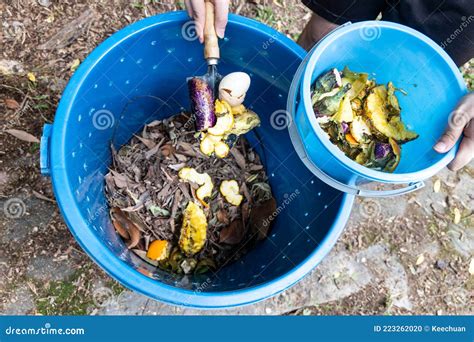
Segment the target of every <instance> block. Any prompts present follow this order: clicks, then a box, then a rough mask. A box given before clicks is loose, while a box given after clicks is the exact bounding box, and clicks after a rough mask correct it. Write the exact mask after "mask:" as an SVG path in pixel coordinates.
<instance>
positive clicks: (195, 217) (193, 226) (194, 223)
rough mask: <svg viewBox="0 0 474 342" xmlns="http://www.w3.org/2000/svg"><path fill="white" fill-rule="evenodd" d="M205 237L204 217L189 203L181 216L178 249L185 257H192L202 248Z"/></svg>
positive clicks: (198, 208)
mask: <svg viewBox="0 0 474 342" xmlns="http://www.w3.org/2000/svg"><path fill="white" fill-rule="evenodd" d="M206 236H207V219H206V215H205V214H204V211H203V210H202V209H201V208H200V207H199V206H198V205H197V204H196V203H194V202H189V203H188V205H187V207H186V209H185V210H184V214H183V225H182V227H181V233H180V237H179V242H178V243H179V247H180V249H181V250H182V251H183V252H184V253H185V254H186V255H189V256H191V255H194V254H196V253H198V252H199V251H200V250H201V249H202V248H203V247H204V244H205V243H206Z"/></svg>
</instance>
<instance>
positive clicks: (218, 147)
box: [105, 73, 276, 274]
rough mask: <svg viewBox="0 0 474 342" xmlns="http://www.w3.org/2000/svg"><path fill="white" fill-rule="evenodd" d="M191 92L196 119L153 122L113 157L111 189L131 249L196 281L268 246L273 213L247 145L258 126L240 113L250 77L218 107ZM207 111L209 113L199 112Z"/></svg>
mask: <svg viewBox="0 0 474 342" xmlns="http://www.w3.org/2000/svg"><path fill="white" fill-rule="evenodd" d="M188 86H189V89H190V96H191V103H192V106H193V114H192V115H191V114H187V113H180V114H178V115H175V116H173V117H171V118H168V119H164V120H159V121H153V122H151V123H149V124H147V125H146V126H144V127H143V129H142V131H141V134H137V135H135V136H134V137H133V138H132V139H131V140H130V141H129V142H128V144H126V145H124V146H122V147H121V148H120V149H119V150H118V151H116V150H115V149H114V148H113V147H112V156H113V163H112V166H111V167H110V172H109V173H108V174H107V175H106V176H105V182H106V197H107V200H108V203H109V206H110V208H111V210H110V215H111V219H112V223H113V225H114V227H115V230H116V231H117V233H118V234H119V235H120V236H121V237H122V238H123V240H124V241H125V243H126V245H127V247H128V248H129V249H131V250H132V251H133V252H135V253H136V255H138V256H139V257H140V258H142V259H143V260H144V261H146V262H148V263H150V264H152V265H155V266H157V267H159V268H161V269H165V270H168V271H170V272H173V273H178V274H190V273H194V274H199V273H204V272H207V271H209V270H213V269H217V268H219V267H221V266H223V265H225V264H227V263H229V262H231V261H235V260H237V259H239V258H240V257H241V256H242V255H243V254H245V253H246V252H247V251H248V250H249V249H251V248H252V247H253V246H254V245H255V243H256V242H258V241H260V240H262V239H264V238H265V237H266V236H267V233H268V231H269V229H270V223H271V222H270V220H269V218H270V217H271V215H272V214H273V212H274V211H275V210H276V203H275V200H274V198H273V196H272V192H271V189H270V185H269V184H268V181H267V176H266V174H265V170H264V167H263V165H262V163H261V161H260V158H259V156H258V155H257V153H255V152H254V151H253V150H252V149H251V148H250V147H249V144H248V142H247V141H246V139H245V138H244V137H243V136H242V135H243V134H245V133H247V132H249V131H250V130H252V129H253V128H255V127H256V126H258V125H259V124H260V119H259V117H258V115H257V114H256V113H254V112H253V111H251V110H249V109H247V108H246V107H245V106H244V105H243V101H244V98H245V93H246V91H247V90H248V88H249V86H250V77H249V76H248V75H247V74H245V73H232V74H229V75H227V76H226V77H224V78H223V79H222V81H221V83H220V87H219V96H218V98H217V99H215V100H214V95H213V92H212V89H209V87H207V85H206V84H205V83H204V82H201V80H200V79H199V78H192V79H190V80H189V81H188ZM196 104H199V106H196ZM203 104H204V108H205V106H206V105H207V106H208V107H207V111H202V112H199V111H197V112H196V111H194V109H195V107H199V108H201V109H202V108H203Z"/></svg>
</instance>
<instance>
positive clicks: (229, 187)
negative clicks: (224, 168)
mask: <svg viewBox="0 0 474 342" xmlns="http://www.w3.org/2000/svg"><path fill="white" fill-rule="evenodd" d="M219 190H220V192H221V194H222V196H224V198H225V199H226V201H227V202H229V203H230V204H232V205H235V206H239V205H240V203H242V200H243V199H244V197H243V196H242V195H241V194H240V193H239V184H238V183H237V181H236V180H234V179H231V180H225V181H223V182H222V183H221V186H220V187H219Z"/></svg>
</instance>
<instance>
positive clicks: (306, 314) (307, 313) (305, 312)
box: [303, 309, 312, 316]
mask: <svg viewBox="0 0 474 342" xmlns="http://www.w3.org/2000/svg"><path fill="white" fill-rule="evenodd" d="M311 313H312V311H311V310H310V309H304V310H303V316H309V315H311Z"/></svg>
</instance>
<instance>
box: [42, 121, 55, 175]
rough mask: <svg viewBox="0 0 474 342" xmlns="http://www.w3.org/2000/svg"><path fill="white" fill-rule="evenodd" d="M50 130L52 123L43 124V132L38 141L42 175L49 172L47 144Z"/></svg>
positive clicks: (49, 138)
mask: <svg viewBox="0 0 474 342" xmlns="http://www.w3.org/2000/svg"><path fill="white" fill-rule="evenodd" d="M52 130H53V125H52V124H45V125H44V126H43V134H42V136H41V141H40V171H41V174H42V175H43V176H49V175H50V174H51V169H50V154H49V145H50V140H51V133H52Z"/></svg>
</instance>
